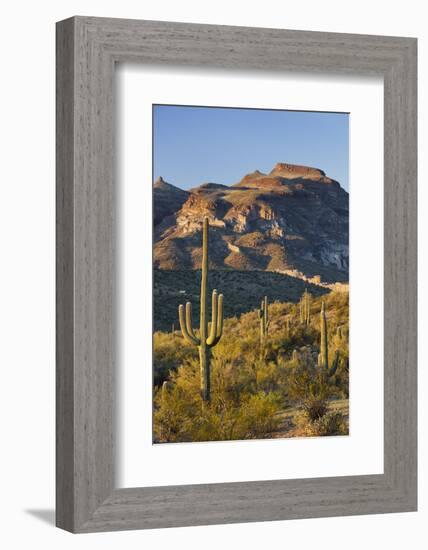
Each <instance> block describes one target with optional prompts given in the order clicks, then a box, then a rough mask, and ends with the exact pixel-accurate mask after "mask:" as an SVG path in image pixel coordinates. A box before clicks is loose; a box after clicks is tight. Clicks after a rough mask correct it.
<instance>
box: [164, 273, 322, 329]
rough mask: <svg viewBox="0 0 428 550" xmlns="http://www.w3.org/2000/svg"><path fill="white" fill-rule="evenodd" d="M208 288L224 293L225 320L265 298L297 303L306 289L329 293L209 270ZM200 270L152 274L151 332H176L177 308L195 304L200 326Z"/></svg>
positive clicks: (269, 276)
mask: <svg viewBox="0 0 428 550" xmlns="http://www.w3.org/2000/svg"><path fill="white" fill-rule="evenodd" d="M210 285H211V287H212V288H218V289H223V290H224V291H225V292H226V293H227V300H226V301H225V304H224V315H225V317H226V318H229V317H235V316H240V315H241V314H242V313H246V312H250V311H252V310H255V308H257V307H258V306H259V305H260V299H261V297H263V296H264V295H265V294H268V295H269V300H270V301H272V302H274V301H275V300H277V301H281V302H298V300H299V299H300V297H301V295H302V294H303V292H304V290H305V288H307V289H308V291H309V292H310V293H311V294H313V295H314V296H321V295H323V294H325V293H327V292H328V289H325V288H323V287H321V286H317V285H313V284H310V283H305V281H303V280H302V279H298V278H296V277H291V276H289V275H285V274H282V273H275V272H270V271H238V270H230V271H228V270H224V269H223V270H218V269H217V270H216V269H210ZM200 286H201V270H200V269H198V270H175V271H172V270H164V269H154V270H153V295H154V311H155V312H156V314H155V317H154V320H153V322H154V330H162V331H170V330H171V328H172V324H174V325H175V327H176V328H178V315H177V310H178V306H179V304H181V303H183V302H186V301H190V302H192V303H193V304H195V307H194V308H193V319H194V321H195V324H196V325H197V326H199V307H196V305H197V304H198V303H199V293H200Z"/></svg>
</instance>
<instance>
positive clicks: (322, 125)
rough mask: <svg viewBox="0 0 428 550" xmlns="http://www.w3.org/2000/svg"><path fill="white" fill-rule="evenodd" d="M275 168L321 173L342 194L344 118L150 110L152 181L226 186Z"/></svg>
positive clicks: (346, 127)
mask: <svg viewBox="0 0 428 550" xmlns="http://www.w3.org/2000/svg"><path fill="white" fill-rule="evenodd" d="M277 162H288V163H291V164H303V165H308V166H313V167H316V168H321V169H322V170H324V171H325V173H326V174H327V175H328V176H330V177H332V178H333V179H335V180H337V181H339V182H340V184H341V185H342V187H344V188H345V189H346V190H348V167H349V115H348V114H346V113H321V112H304V111H273V110H265V109H225V108H217V107H215V108H213V107H186V106H169V105H154V106H153V176H154V179H157V178H158V177H159V176H162V177H163V179H164V180H165V181H168V182H169V183H172V184H174V185H177V186H178V187H181V188H182V189H189V188H190V187H195V186H197V185H200V184H201V183H204V182H215V183H223V184H225V185H230V184H232V183H236V182H237V181H239V180H240V179H241V178H242V177H243V176H244V175H245V174H248V173H249V172H253V171H254V170H256V169H257V170H260V171H262V172H269V171H270V170H271V169H272V168H273V167H274V165H275V164H276V163H277Z"/></svg>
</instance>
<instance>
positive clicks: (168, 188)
mask: <svg viewBox="0 0 428 550" xmlns="http://www.w3.org/2000/svg"><path fill="white" fill-rule="evenodd" d="M153 189H155V190H157V191H158V192H174V193H184V194H186V195H188V192H187V191H185V190H184V189H181V188H180V187H177V186H176V185H172V183H168V182H167V181H165V180H164V179H163V177H162V176H159V177H158V179H157V180H156V181H155V183H154V184H153Z"/></svg>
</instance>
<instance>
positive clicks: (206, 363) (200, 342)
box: [178, 218, 223, 402]
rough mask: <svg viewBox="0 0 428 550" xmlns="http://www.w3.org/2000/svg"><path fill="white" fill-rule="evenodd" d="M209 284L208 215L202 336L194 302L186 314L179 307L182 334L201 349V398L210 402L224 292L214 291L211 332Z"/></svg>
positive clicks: (203, 269)
mask: <svg viewBox="0 0 428 550" xmlns="http://www.w3.org/2000/svg"><path fill="white" fill-rule="evenodd" d="M207 283H208V218H204V223H203V230H202V280H201V296H200V308H201V309H200V325H199V337H197V336H196V335H195V333H194V331H193V324H192V304H191V303H190V302H187V303H186V315H185V314H184V306H183V305H180V306H179V307H178V318H179V320H180V328H181V333H182V335H183V337H184V339H185V340H186V341H187V342H189V343H190V344H192V345H194V346H197V347H198V349H199V365H200V372H201V397H202V399H203V400H204V401H206V402H209V401H210V397H211V387H210V357H211V348H213V347H214V346H215V345H216V344H218V342H219V340H220V338H221V335H222V332H223V294H220V295H218V294H217V290H215V289H214V290H213V292H212V299H211V303H212V311H211V314H212V319H211V326H210V330H209V332H208V314H207Z"/></svg>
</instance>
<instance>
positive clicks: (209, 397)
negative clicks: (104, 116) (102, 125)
mask: <svg viewBox="0 0 428 550" xmlns="http://www.w3.org/2000/svg"><path fill="white" fill-rule="evenodd" d="M348 157H349V115H348V114H347V113H328V112H325V113H324V112H310V111H287V110H273V109H244V108H222V107H198V106H196V107H195V106H177V105H153V182H152V197H153V289H152V291H153V443H157V444H164V443H194V442H208V441H231V440H254V439H277V438H299V437H324V436H346V435H349V376H350V361H349V182H348V164H349V158H348Z"/></svg>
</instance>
